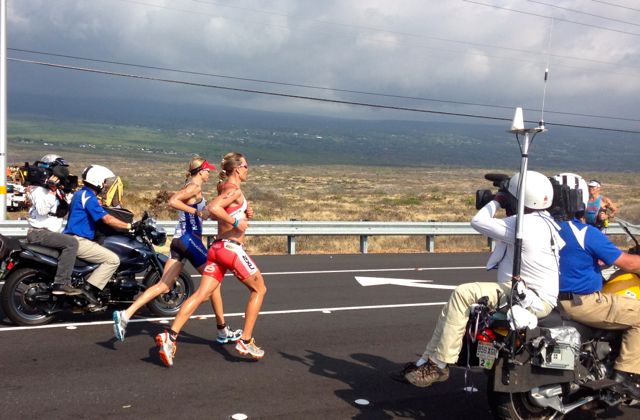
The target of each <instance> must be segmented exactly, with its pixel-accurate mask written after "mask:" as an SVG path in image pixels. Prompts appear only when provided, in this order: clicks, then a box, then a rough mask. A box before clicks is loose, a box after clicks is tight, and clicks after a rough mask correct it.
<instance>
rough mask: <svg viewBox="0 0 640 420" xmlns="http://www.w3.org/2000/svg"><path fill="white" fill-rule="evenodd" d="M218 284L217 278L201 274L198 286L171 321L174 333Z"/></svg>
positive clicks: (208, 297)
mask: <svg viewBox="0 0 640 420" xmlns="http://www.w3.org/2000/svg"><path fill="white" fill-rule="evenodd" d="M219 286H220V282H219V281H218V280H216V279H215V278H214V277H211V276H208V275H206V274H204V275H203V276H202V280H200V287H198V290H196V292H195V293H194V294H193V295H191V296H190V297H189V299H187V300H186V301H185V303H184V304H183V305H182V308H180V312H178V315H176V319H175V321H173V324H172V325H171V330H172V331H173V332H175V333H179V332H180V330H181V329H182V327H183V326H184V324H186V323H187V320H188V319H189V317H191V315H193V313H194V312H195V311H196V309H198V306H200V304H202V302H204V301H205V300H209V299H210V298H211V294H212V293H213V291H214V290H216V289H217V288H219Z"/></svg>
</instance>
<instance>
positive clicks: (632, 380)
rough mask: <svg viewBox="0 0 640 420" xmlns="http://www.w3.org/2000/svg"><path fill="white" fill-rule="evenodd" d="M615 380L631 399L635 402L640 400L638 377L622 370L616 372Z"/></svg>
mask: <svg viewBox="0 0 640 420" xmlns="http://www.w3.org/2000/svg"><path fill="white" fill-rule="evenodd" d="M614 372H615V374H614V375H613V380H614V381H616V382H617V383H619V384H620V385H621V386H622V389H624V392H625V393H626V394H627V396H629V397H630V398H633V399H634V400H640V383H638V380H639V379H640V378H639V376H638V375H635V374H633V373H629V372H623V371H621V370H616V371H614Z"/></svg>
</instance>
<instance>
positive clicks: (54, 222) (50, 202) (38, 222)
mask: <svg viewBox="0 0 640 420" xmlns="http://www.w3.org/2000/svg"><path fill="white" fill-rule="evenodd" d="M27 194H28V195H29V199H30V200H31V203H32V204H31V208H30V209H29V217H28V218H27V221H28V222H29V226H30V227H32V228H38V229H47V230H50V231H51V232H61V231H62V218H60V217H55V216H51V215H50V214H49V213H55V212H56V209H57V208H58V199H57V197H56V195H55V193H54V192H53V191H50V190H49V189H47V188H44V187H33V189H32V190H31V191H30V192H29V193H27Z"/></svg>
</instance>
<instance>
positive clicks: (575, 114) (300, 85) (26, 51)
mask: <svg viewBox="0 0 640 420" xmlns="http://www.w3.org/2000/svg"><path fill="white" fill-rule="evenodd" d="M8 50H11V51H16V52H24V53H29V54H39V55H46V56H51V57H60V58H71V59H74V60H83V61H89V62H94V63H105V64H115V65H120V66H127V67H136V68H143V69H149V70H162V71H170V72H175V73H181V74H191V75H196V76H208V77H219V78H222V79H230V80H241V81H247V82H256V83H265V84H273V85H279V86H290V87H300V88H305V89H316V90H324V91H331V92H342V93H353V94H358V95H369V96H380V97H384V98H395V99H409V100H414V101H430V102H439V103H446V104H452V105H465V106H478V107H484V108H497V109H513V108H514V106H508V105H492V104H484V103H478V102H468V101H454V100H446V99H437V98H425V97H417V96H405V95H395V94H389V93H381V92H369V91H361V90H352V89H341V88H332V87H326V86H314V85H306V84H298V83H287V82H278V81H272V80H264V79H254V78H247V77H238V76H228V75H222V74H215V73H203V72H196V71H190V70H182V69H174V68H168V67H159V66H150V65H144V64H135V63H127V62H122V61H112V60H100V59H94V58H87V57H80V56H75V55H67V54H57V53H49V52H44V51H35V50H26V49H22V48H8ZM524 109H525V110H527V111H538V109H533V108H524ZM545 112H547V113H550V114H558V115H568V116H576V117H588V118H601V119H611V120H619V121H631V122H640V119H636V118H624V117H613V116H608V115H593V114H584V113H577V112H564V111H550V110H546V111H545Z"/></svg>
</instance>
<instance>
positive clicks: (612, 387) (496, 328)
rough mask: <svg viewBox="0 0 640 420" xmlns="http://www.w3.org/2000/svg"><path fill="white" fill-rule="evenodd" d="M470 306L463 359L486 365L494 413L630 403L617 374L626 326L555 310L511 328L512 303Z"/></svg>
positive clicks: (524, 415) (535, 415)
mask: <svg viewBox="0 0 640 420" xmlns="http://www.w3.org/2000/svg"><path fill="white" fill-rule="evenodd" d="M486 302H487V300H483V299H481V300H480V301H479V302H478V303H477V304H476V305H473V306H472V310H471V314H470V318H469V323H468V324H467V330H466V334H465V341H464V346H463V349H462V351H461V353H460V357H459V360H458V362H457V365H458V366H462V367H466V368H473V367H480V368H484V371H485V372H486V373H487V376H488V385H487V394H488V400H489V405H490V407H491V410H492V412H493V414H494V416H495V418H497V419H554V418H560V417H562V416H563V415H564V414H566V413H568V412H570V411H572V410H574V409H576V408H578V407H582V409H583V410H584V409H589V410H595V409H601V408H606V407H610V406H614V405H619V404H630V403H632V398H631V397H630V396H629V395H627V394H626V393H625V390H624V389H623V388H622V387H621V386H620V385H619V384H618V383H617V382H615V381H614V380H612V379H610V378H611V377H612V374H613V366H614V362H615V359H616V357H617V355H618V352H619V349H620V345H621V337H622V332H621V331H611V330H599V329H595V328H591V327H588V326H585V325H583V324H579V323H577V322H574V321H571V320H569V319H568V317H567V316H563V314H562V313H561V312H558V310H557V309H554V311H552V312H551V314H550V315H549V316H547V317H546V318H543V319H541V320H540V321H539V324H538V327H537V328H534V329H532V330H528V329H527V330H514V329H512V328H511V325H510V322H509V321H508V317H507V313H508V311H509V306H508V305H507V306H505V307H504V308H502V309H500V310H493V309H490V308H489V306H488V305H487V304H486Z"/></svg>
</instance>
